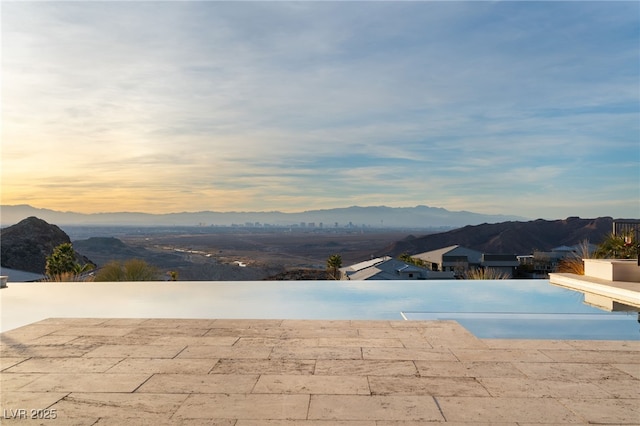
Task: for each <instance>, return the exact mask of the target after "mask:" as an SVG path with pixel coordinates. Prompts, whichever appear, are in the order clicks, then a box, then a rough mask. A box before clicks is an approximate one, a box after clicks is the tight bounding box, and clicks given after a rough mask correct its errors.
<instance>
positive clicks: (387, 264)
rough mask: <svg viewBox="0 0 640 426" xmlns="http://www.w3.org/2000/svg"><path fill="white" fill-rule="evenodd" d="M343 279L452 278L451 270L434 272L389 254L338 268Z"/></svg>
mask: <svg viewBox="0 0 640 426" xmlns="http://www.w3.org/2000/svg"><path fill="white" fill-rule="evenodd" d="M340 276H341V279H343V280H443V279H453V278H454V276H453V273H452V272H436V271H431V270H429V269H426V268H421V267H419V266H416V265H412V264H408V263H406V262H403V261H402V260H398V259H394V258H392V257H389V256H384V257H377V258H375V259H371V260H367V261H364V262H360V263H356V264H354V265H351V266H346V267H343V268H340Z"/></svg>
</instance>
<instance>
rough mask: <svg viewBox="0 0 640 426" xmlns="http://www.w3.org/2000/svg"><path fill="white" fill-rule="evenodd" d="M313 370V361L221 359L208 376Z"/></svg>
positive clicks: (302, 372) (314, 366) (292, 372)
mask: <svg viewBox="0 0 640 426" xmlns="http://www.w3.org/2000/svg"><path fill="white" fill-rule="evenodd" d="M189 361H196V360H189ZM315 368H316V360H315V359H291V360H289V359H221V360H219V361H218V363H217V364H216V365H215V366H214V367H213V369H211V371H210V374H313V372H314V370H315Z"/></svg>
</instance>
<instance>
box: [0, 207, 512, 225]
mask: <svg viewBox="0 0 640 426" xmlns="http://www.w3.org/2000/svg"><path fill="white" fill-rule="evenodd" d="M0 208H1V209H2V215H1V220H2V224H3V226H6V225H12V224H15V223H18V222H19V221H20V220H22V219H23V218H25V217H28V216H38V217H41V218H43V219H44V220H46V221H48V222H50V223H56V224H58V225H59V226H63V225H93V226H95V225H120V226H127V225H131V226H197V225H220V226H229V225H232V224H242V225H243V224H245V223H260V224H271V225H275V226H293V225H299V224H301V223H305V224H306V223H313V224H315V225H317V226H319V224H320V223H323V224H324V225H326V226H334V225H335V223H338V224H339V225H340V226H345V225H349V226H356V227H360V226H367V227H386V228H393V227H395V228H424V229H427V228H443V227H461V226H465V225H475V224H480V223H496V222H502V221H505V220H523V219H524V218H521V217H517V216H507V215H487V214H481V213H473V212H459V211H449V210H446V209H444V208H440V207H429V206H425V205H419V206H416V207H388V206H383V205H382V206H351V207H344V208H333V209H321V210H307V211H303V212H298V213H283V212H279V211H270V212H266V211H263V212H213V211H202V212H183V213H169V214H150V213H131V212H121V213H94V214H83V213H73V212H59V211H55V210H47V209H37V208H34V207H32V206H29V205H16V206H9V205H6V206H1V207H0Z"/></svg>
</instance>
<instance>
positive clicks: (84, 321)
mask: <svg viewBox="0 0 640 426" xmlns="http://www.w3.org/2000/svg"><path fill="white" fill-rule="evenodd" d="M107 321H109V320H108V319H107V318H47V319H43V320H41V321H38V322H36V323H33V324H30V325H27V326H25V327H31V326H39V325H64V326H70V325H78V326H81V327H84V326H88V325H92V326H98V325H101V324H104V323H106V322H107Z"/></svg>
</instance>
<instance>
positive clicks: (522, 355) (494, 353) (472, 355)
mask: <svg viewBox="0 0 640 426" xmlns="http://www.w3.org/2000/svg"><path fill="white" fill-rule="evenodd" d="M451 352H453V354H454V355H455V356H456V357H457V358H458V359H459V360H460V361H463V362H474V361H502V362H518V361H519V362H551V361H552V359H551V358H550V357H548V356H547V355H546V354H545V353H543V352H541V351H538V350H533V349H532V350H527V349H458V348H452V349H451Z"/></svg>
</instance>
